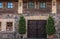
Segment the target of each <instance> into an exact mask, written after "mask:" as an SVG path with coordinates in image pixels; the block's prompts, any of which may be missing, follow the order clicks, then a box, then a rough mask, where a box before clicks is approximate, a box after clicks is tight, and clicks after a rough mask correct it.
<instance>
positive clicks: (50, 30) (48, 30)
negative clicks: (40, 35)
mask: <svg viewBox="0 0 60 39" xmlns="http://www.w3.org/2000/svg"><path fill="white" fill-rule="evenodd" d="M55 31H56V30H55V26H54V19H53V18H52V17H51V16H49V18H48V20H47V25H46V33H47V34H48V35H52V34H54V33H55Z"/></svg>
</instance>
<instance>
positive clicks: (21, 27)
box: [18, 16, 26, 34]
mask: <svg viewBox="0 0 60 39" xmlns="http://www.w3.org/2000/svg"><path fill="white" fill-rule="evenodd" d="M18 32H19V34H25V33H26V21H25V18H24V16H21V17H20V20H19V24H18Z"/></svg>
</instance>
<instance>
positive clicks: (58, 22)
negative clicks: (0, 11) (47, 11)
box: [0, 14, 60, 39]
mask: <svg viewBox="0 0 60 39" xmlns="http://www.w3.org/2000/svg"><path fill="white" fill-rule="evenodd" d="M51 16H52V17H53V18H54V20H55V28H56V33H55V34H54V37H55V39H59V38H60V14H51ZM0 17H1V18H4V19H7V18H14V19H16V20H15V32H10V33H9V32H4V33H3V32H0V38H2V39H3V38H5V39H7V38H8V39H14V36H15V37H16V38H17V39H18V38H20V36H19V33H18V22H19V21H18V20H19V17H20V16H19V15H11V16H8V15H0Z"/></svg>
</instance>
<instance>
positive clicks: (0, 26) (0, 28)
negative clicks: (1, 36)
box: [0, 22, 1, 31]
mask: <svg viewBox="0 0 60 39" xmlns="http://www.w3.org/2000/svg"><path fill="white" fill-rule="evenodd" d="M0 31H1V22H0Z"/></svg>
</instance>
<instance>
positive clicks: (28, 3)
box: [27, 1, 35, 9]
mask: <svg viewBox="0 0 60 39" xmlns="http://www.w3.org/2000/svg"><path fill="white" fill-rule="evenodd" d="M29 3H33V4H34V6H33V8H31V7H29ZM27 8H29V9H34V8H35V2H32V1H30V2H28V3H27Z"/></svg>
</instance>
